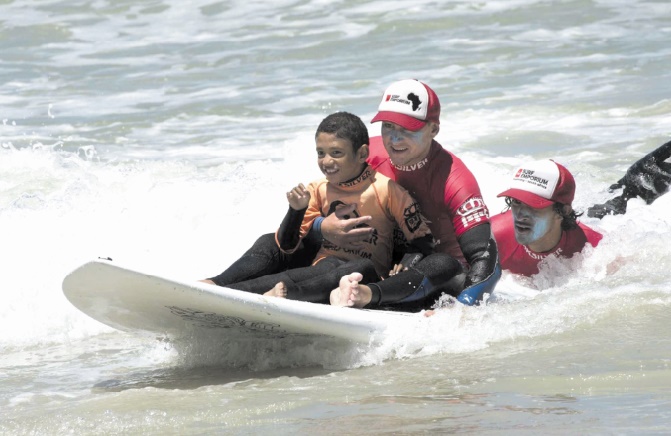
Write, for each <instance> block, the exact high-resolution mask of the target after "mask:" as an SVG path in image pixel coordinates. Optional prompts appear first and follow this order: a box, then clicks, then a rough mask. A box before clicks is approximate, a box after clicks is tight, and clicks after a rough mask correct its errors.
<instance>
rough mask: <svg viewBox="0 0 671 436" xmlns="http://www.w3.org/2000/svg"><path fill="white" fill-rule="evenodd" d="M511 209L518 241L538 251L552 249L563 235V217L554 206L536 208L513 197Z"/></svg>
mask: <svg viewBox="0 0 671 436" xmlns="http://www.w3.org/2000/svg"><path fill="white" fill-rule="evenodd" d="M510 209H511V210H512V213H513V225H514V227H515V239H516V240H517V242H518V243H520V244H522V245H526V246H528V247H529V248H530V249H531V250H533V251H535V252H538V253H543V252H545V251H550V250H552V249H553V248H554V247H555V246H556V245H557V244H558V243H559V240H560V239H561V235H562V228H561V223H562V217H561V215H559V214H558V213H557V212H555V210H554V207H553V206H548V207H544V208H542V209H534V208H533V207H531V206H529V205H527V204H524V203H522V202H521V201H519V200H515V199H513V198H511V199H510Z"/></svg>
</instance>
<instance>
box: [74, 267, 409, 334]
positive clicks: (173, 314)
mask: <svg viewBox="0 0 671 436" xmlns="http://www.w3.org/2000/svg"><path fill="white" fill-rule="evenodd" d="M63 293H64V294H65V296H66V298H67V299H68V300H69V301H70V302H71V303H72V304H73V305H74V306H75V307H76V308H77V309H79V310H80V311H82V312H83V313H85V314H87V315H88V316H90V317H92V318H94V319H96V320H98V321H100V322H102V323H104V324H106V325H108V326H110V327H113V328H115V329H118V330H123V331H129V332H137V333H142V332H144V333H152V334H160V335H168V336H173V337H181V336H188V335H190V334H193V333H194V332H199V333H201V334H202V333H206V334H217V335H229V336H235V337H242V338H250V337H271V338H283V337H295V336H327V337H334V338H340V339H344V340H347V341H352V342H371V341H376V340H381V339H382V338H383V337H384V332H385V330H386V329H387V328H388V327H390V326H392V325H394V326H396V327H398V325H399V323H403V322H413V321H416V320H417V317H419V316H421V315H419V314H409V313H401V312H390V311H381V310H363V309H352V308H346V307H333V306H329V305H323V304H315V303H307V302H302V301H294V300H287V299H284V298H277V297H265V296H263V295H257V294H253V293H249V292H243V291H238V290H234V289H229V288H224V287H220V286H215V285H210V284H207V283H202V282H199V281H195V280H194V281H189V282H186V281H180V280H174V279H171V278H167V277H161V276H158V275H151V274H147V273H145V272H141V271H137V270H135V269H132V268H128V267H124V266H121V265H117V264H116V263H115V262H113V261H110V260H105V259H96V260H92V261H90V262H87V263H85V264H83V265H82V266H80V267H78V268H76V269H75V270H74V271H72V272H71V273H70V274H68V275H67V276H66V277H65V278H64V280H63Z"/></svg>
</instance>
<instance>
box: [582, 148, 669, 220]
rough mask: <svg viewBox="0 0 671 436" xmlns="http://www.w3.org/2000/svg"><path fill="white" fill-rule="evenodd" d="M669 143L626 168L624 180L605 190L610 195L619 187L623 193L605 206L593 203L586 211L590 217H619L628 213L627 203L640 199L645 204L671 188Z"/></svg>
mask: <svg viewBox="0 0 671 436" xmlns="http://www.w3.org/2000/svg"><path fill="white" fill-rule="evenodd" d="M669 157H671V141H669V142H667V143H666V144H663V145H661V146H659V147H658V148H657V149H655V150H654V151H652V152H651V153H648V154H647V155H645V156H644V157H643V158H641V159H639V160H637V161H636V162H635V163H634V164H633V165H632V166H630V167H629V169H628V170H627V172H626V173H625V175H624V177H622V178H621V179H620V180H618V181H617V182H616V183H614V184H613V185H611V186H610V188H608V192H613V191H615V190H617V189H620V188H622V194H621V195H618V196H616V197H613V198H611V199H610V200H608V201H606V202H605V203H604V204H595V205H594V206H592V207H590V208H589V209H588V210H587V215H588V216H590V217H593V218H603V217H604V216H606V215H620V214H624V213H626V212H627V201H628V200H629V199H631V198H636V197H639V198H641V199H643V200H644V201H645V202H646V203H647V204H651V203H652V202H653V201H655V200H656V199H657V198H659V197H661V196H662V195H664V194H665V193H666V192H667V191H668V190H669V185H671V163H669V162H665V161H666V160H668V159H669Z"/></svg>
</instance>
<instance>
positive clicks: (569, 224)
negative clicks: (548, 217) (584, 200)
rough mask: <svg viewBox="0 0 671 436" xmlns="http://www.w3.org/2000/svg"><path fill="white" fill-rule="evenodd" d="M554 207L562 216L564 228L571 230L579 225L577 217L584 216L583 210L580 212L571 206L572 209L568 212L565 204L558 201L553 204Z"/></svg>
mask: <svg viewBox="0 0 671 436" xmlns="http://www.w3.org/2000/svg"><path fill="white" fill-rule="evenodd" d="M552 209H553V210H554V211H555V212H556V213H557V214H558V215H559V216H560V217H561V229H562V230H571V229H575V228H577V227H578V222H577V219H578V217H580V216H582V212H580V213H578V212H576V211H575V210H573V208H571V211H570V212H568V213H566V212H564V204H562V203H558V202H557V203H555V204H553V205H552Z"/></svg>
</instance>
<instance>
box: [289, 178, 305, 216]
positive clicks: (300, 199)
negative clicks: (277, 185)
mask: <svg viewBox="0 0 671 436" xmlns="http://www.w3.org/2000/svg"><path fill="white" fill-rule="evenodd" d="M287 200H289V206H291V208H292V209H293V210H302V209H305V208H307V207H308V204H309V203H310V192H309V191H308V190H307V189H305V186H304V185H303V184H302V183H299V184H298V186H294V187H293V188H292V189H291V191H289V192H287Z"/></svg>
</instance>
